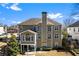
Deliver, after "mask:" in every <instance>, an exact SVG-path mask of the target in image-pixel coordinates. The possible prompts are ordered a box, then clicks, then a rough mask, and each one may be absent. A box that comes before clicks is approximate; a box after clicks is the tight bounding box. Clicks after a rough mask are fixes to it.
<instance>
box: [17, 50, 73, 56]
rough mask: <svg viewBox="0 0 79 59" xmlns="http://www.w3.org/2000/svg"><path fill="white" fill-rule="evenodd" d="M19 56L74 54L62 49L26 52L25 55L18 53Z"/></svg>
mask: <svg viewBox="0 0 79 59" xmlns="http://www.w3.org/2000/svg"><path fill="white" fill-rule="evenodd" d="M18 56H73V55H72V54H71V53H70V52H64V51H60V52H57V50H52V51H37V52H36V53H35V52H28V53H27V52H26V53H25V55H18Z"/></svg>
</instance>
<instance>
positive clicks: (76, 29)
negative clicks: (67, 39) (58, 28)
mask: <svg viewBox="0 0 79 59" xmlns="http://www.w3.org/2000/svg"><path fill="white" fill-rule="evenodd" d="M67 32H68V34H69V35H70V36H72V39H77V40H79V21H77V22H75V23H73V24H71V25H69V27H68V28H67Z"/></svg>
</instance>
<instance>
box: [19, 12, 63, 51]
mask: <svg viewBox="0 0 79 59" xmlns="http://www.w3.org/2000/svg"><path fill="white" fill-rule="evenodd" d="M18 27H19V34H20V46H21V51H22V50H28V49H30V48H31V47H34V49H35V50H36V48H39V47H43V46H45V47H49V48H55V47H62V39H61V24H60V23H58V22H56V21H54V20H52V19H48V18H47V12H42V18H31V19H29V20H26V21H24V22H22V23H20V24H19V25H18ZM27 47H29V48H27Z"/></svg>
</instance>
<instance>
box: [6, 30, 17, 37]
mask: <svg viewBox="0 0 79 59" xmlns="http://www.w3.org/2000/svg"><path fill="white" fill-rule="evenodd" d="M12 35H15V36H16V37H18V30H17V29H8V30H7V38H10V37H11V36H12Z"/></svg>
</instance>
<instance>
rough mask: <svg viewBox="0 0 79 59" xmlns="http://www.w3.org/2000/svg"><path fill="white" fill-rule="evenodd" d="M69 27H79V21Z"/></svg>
mask: <svg viewBox="0 0 79 59" xmlns="http://www.w3.org/2000/svg"><path fill="white" fill-rule="evenodd" d="M69 27H79V21H77V22H75V23H73V24H71V25H69Z"/></svg>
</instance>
